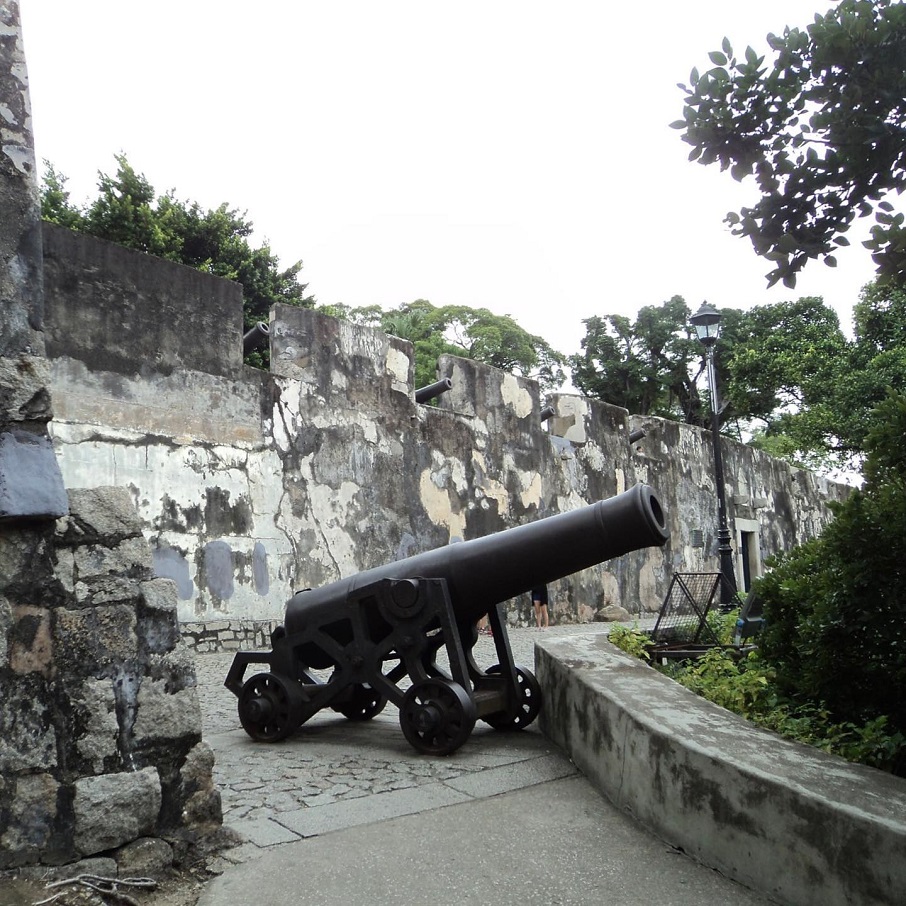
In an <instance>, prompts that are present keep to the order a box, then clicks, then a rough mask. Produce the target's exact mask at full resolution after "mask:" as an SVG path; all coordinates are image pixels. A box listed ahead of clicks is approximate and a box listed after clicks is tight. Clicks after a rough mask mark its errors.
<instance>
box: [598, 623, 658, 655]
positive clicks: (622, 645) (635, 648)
mask: <svg viewBox="0 0 906 906" xmlns="http://www.w3.org/2000/svg"><path fill="white" fill-rule="evenodd" d="M607 639H608V641H610V642H611V643H612V644H614V645H616V646H617V648H619V649H620V650H621V651H625V652H626V653H627V654H630V655H632V656H633V657H635V658H638V659H639V660H641V661H650V660H651V637H650V636H649V635H648V633H647V632H642V630H641V629H637V628H636V627H631V628H630V627H629V626H621V625H620V624H619V623H617V624H615V625H613V626H611V627H610V630H609V631H608V633H607Z"/></svg>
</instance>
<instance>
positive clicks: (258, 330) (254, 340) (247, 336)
mask: <svg viewBox="0 0 906 906" xmlns="http://www.w3.org/2000/svg"><path fill="white" fill-rule="evenodd" d="M270 332H271V331H270V328H269V327H268V326H267V324H265V323H264V321H259V322H258V323H257V324H256V325H255V326H254V327H253V328H252V329H251V330H248V331H246V332H245V333H244V334H243V335H242V354H243V355H244V356H246V355H248V354H249V353H250V352H254V351H255V350H256V349H259V348H260V347H261V346H263V345H264V344H265V343H266V342H267V338H268V337H269V336H270Z"/></svg>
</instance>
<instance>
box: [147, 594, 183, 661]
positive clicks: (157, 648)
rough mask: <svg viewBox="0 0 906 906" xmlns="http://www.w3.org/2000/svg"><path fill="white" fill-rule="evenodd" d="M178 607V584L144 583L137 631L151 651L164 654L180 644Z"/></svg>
mask: <svg viewBox="0 0 906 906" xmlns="http://www.w3.org/2000/svg"><path fill="white" fill-rule="evenodd" d="M176 607H177V595H176V584H175V583H174V582H173V581H172V580H171V579H152V580H151V581H149V582H143V583H142V584H141V603H140V605H139V610H138V614H139V616H138V631H139V636H140V639H141V642H142V644H143V645H144V646H145V648H146V649H147V650H148V651H150V652H152V653H154V654H164V653H166V652H168V651H172V650H173V648H175V647H176V646H177V645H178V644H179V642H180V632H179V618H178V616H177V612H176Z"/></svg>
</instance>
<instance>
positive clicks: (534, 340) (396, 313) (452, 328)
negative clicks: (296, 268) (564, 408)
mask: <svg viewBox="0 0 906 906" xmlns="http://www.w3.org/2000/svg"><path fill="white" fill-rule="evenodd" d="M319 310H322V311H326V312H328V313H330V314H334V315H336V316H338V317H343V318H345V319H346V320H350V321H353V322H355V323H359V324H371V325H373V326H376V327H380V328H381V330H383V331H385V332H386V333H389V334H392V335H393V336H396V337H401V338H402V339H404V340H409V341H410V342H411V343H412V345H413V349H414V353H415V384H416V386H417V387H424V386H427V385H428V384H431V383H433V382H434V381H435V380H437V359H438V357H439V356H441V355H444V354H447V355H457V356H462V357H464V358H468V359H474V360H475V361H478V362H484V363H485V364H487V365H492V366H493V367H495V368H499V369H501V370H502V371H507V372H509V373H511V374H518V375H521V376H523V377H528V378H532V379H534V380H537V381H538V382H539V383H540V384H541V387H542V388H543V389H545V390H553V389H556V388H557V387H560V386H561V385H562V384H563V381H564V380H565V375H564V372H563V365H564V363H565V361H566V357H565V356H564V355H562V354H561V353H559V352H557V351H556V350H554V349H553V348H551V346H550V344H549V343H548V342H547V341H546V340H544V339H542V338H541V337H538V336H534V335H533V334H530V333H529V332H528V331H526V330H524V329H523V328H522V327H520V326H519V325H518V324H517V323H516V321H514V320H513V318H511V317H510V316H509V315H495V314H494V313H493V312H491V311H489V310H488V309H486V308H469V307H468V306H466V305H445V306H442V307H440V308H438V307H436V306H434V305H432V304H431V303H430V302H428V301H427V300H426V299H416V300H415V301H414V302H410V303H407V304H404V305H400V306H399V307H398V308H395V309H392V310H390V311H382V310H381V309H380V308H378V307H377V306H367V307H364V308H347V307H345V306H330V307H326V308H323V309H319Z"/></svg>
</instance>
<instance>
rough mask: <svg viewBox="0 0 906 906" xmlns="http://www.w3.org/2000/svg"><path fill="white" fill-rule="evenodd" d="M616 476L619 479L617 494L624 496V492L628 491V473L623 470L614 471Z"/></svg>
mask: <svg viewBox="0 0 906 906" xmlns="http://www.w3.org/2000/svg"><path fill="white" fill-rule="evenodd" d="M614 474H615V475H616V478H617V493H618V494H622V493H623V491H625V490H628V488H627V485H626V473H625V472H624V471H623V470H622V469H616V470H614Z"/></svg>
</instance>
